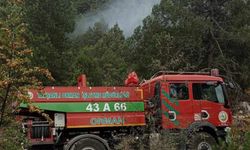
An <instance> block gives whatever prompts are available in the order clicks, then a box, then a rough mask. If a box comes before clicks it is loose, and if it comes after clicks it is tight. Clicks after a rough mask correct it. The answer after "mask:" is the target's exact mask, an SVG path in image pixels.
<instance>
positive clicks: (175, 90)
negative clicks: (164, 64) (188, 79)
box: [169, 83, 189, 100]
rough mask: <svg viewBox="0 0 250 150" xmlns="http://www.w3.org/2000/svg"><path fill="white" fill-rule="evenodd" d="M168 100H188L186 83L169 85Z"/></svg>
mask: <svg viewBox="0 0 250 150" xmlns="http://www.w3.org/2000/svg"><path fill="white" fill-rule="evenodd" d="M169 94H170V98H173V99H177V100H187V99H189V94H188V86H187V84H186V83H171V84H169Z"/></svg>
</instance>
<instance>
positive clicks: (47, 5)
mask: <svg viewBox="0 0 250 150" xmlns="http://www.w3.org/2000/svg"><path fill="white" fill-rule="evenodd" d="M75 13H76V11H75V9H74V7H73V3H72V2H71V1H69V0H53V1H51V0H43V1H41V0H34V1H29V0H27V1H25V18H24V20H25V22H26V23H27V24H29V26H28V32H29V36H28V37H27V41H28V43H27V44H28V45H29V46H30V47H32V48H33V49H34V57H33V58H32V62H33V64H34V65H37V66H40V67H45V68H48V69H49V71H50V72H51V73H52V76H53V77H54V78H55V81H56V83H53V84H59V85H60V84H64V85H65V84H66V83H67V79H68V76H69V75H70V74H69V73H70V66H71V64H72V62H73V58H74V50H73V49H72V48H71V46H72V45H71V42H70V41H69V39H68V38H67V36H66V33H70V32H72V31H73V29H74V18H75ZM44 81H46V82H45V84H52V83H50V81H47V80H44Z"/></svg>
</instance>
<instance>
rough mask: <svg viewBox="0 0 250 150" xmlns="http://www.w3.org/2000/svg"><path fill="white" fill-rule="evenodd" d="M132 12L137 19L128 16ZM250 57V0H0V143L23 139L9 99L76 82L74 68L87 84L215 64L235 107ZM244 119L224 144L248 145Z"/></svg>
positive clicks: (246, 89) (9, 145)
mask: <svg viewBox="0 0 250 150" xmlns="http://www.w3.org/2000/svg"><path fill="white" fill-rule="evenodd" d="M129 3H131V4H130V5H129ZM140 4H143V6H145V8H150V9H147V10H146V9H144V8H142V9H139V8H140V7H139V6H137V5H140ZM115 8H117V9H118V8H122V10H123V11H121V12H120V11H119V10H117V9H115ZM135 8H138V10H137V11H132V10H133V9H135ZM109 9H113V10H114V12H110V11H108V10H109ZM135 10H136V9H135ZM115 11H116V12H115ZM130 11H132V12H134V14H131V15H127V17H126V13H127V12H130ZM142 11H146V12H145V13H144V12H142ZM147 13H148V14H147ZM102 14H106V16H102ZM119 14H125V15H121V16H123V18H121V17H120V18H119ZM115 15H117V16H118V19H119V20H115V21H114V19H113V18H114V17H117V16H115ZM133 16H134V17H135V18H136V17H137V16H138V17H139V18H140V17H141V16H143V19H142V20H140V19H138V20H139V21H138V20H136V21H135V22H136V23H135V24H129V23H130V22H131V19H132V17H133ZM129 17H131V18H129ZM132 22H133V20H132ZM131 26H132V27H131ZM249 60H250V1H249V0H161V1H160V0H149V1H148V0H144V1H143V0H137V1H136V2H135V1H132V0H128V1H126V0H1V1H0V62H1V65H0V111H1V112H0V117H1V118H0V119H1V120H0V149H13V150H14V149H20V146H21V144H20V143H23V144H25V143H27V141H26V139H25V138H24V136H23V135H22V134H21V133H20V131H19V130H18V123H16V122H15V121H13V115H12V114H13V110H12V109H13V108H12V105H13V102H15V101H19V102H22V101H25V100H26V99H27V94H26V93H25V92H27V89H29V88H33V87H37V86H47V85H53V86H54V85H58V86H67V85H76V84H77V80H76V78H77V76H78V75H80V74H86V76H87V81H88V85H89V86H113V85H115V86H119V85H123V84H124V79H125V78H126V76H127V74H128V73H129V72H132V71H135V72H136V73H137V74H138V76H139V78H140V80H143V79H149V78H150V77H151V76H152V75H153V74H154V73H156V72H158V71H162V70H170V71H188V72H190V71H195V72H197V71H209V70H211V69H213V68H217V69H219V71H220V74H221V75H223V77H224V78H225V80H226V81H229V82H232V83H233V84H234V85H235V86H236V89H235V90H234V91H232V94H231V96H232V98H233V99H234V100H235V101H234V102H233V104H234V105H235V107H234V109H235V111H234V113H235V114H237V113H238V112H239V110H238V107H237V106H238V105H239V104H240V102H242V101H248V102H250V98H249V96H248V94H250V85H249V84H250V76H249V74H250V63H249ZM35 111H36V110H35ZM248 121H249V120H248ZM243 122H244V123H246V122H247V121H246V120H244V121H243ZM249 122H250V121H249ZM249 122H248V123H249ZM239 124H241V123H239ZM247 126H250V124H248V125H246V126H244V127H243V129H239V128H238V127H236V128H238V129H239V130H236V131H235V135H234V136H233V140H232V143H231V145H232V146H231V147H230V148H232V149H244V148H245V149H247V147H248V146H249V145H250V138H249V137H250V132H249V129H247ZM8 127H9V128H8ZM248 128H249V127H248ZM245 131H247V132H245ZM239 141H243V143H245V144H246V145H245V146H242V147H239V146H238V144H237V143H238V142H239ZM13 143H14V144H13ZM243 145H244V144H243Z"/></svg>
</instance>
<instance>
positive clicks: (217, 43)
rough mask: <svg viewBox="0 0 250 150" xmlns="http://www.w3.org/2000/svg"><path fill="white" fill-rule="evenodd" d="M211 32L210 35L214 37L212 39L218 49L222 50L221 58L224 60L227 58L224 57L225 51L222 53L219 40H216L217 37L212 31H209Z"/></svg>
mask: <svg viewBox="0 0 250 150" xmlns="http://www.w3.org/2000/svg"><path fill="white" fill-rule="evenodd" d="M209 31H210V34H211V35H212V38H213V39H214V41H215V43H216V45H217V47H218V49H219V50H220V53H221V56H222V57H223V58H225V57H224V54H223V51H222V49H221V47H220V44H219V42H218V40H217V39H216V38H215V36H214V33H213V32H212V30H209Z"/></svg>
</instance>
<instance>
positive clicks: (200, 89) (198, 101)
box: [141, 72, 232, 146]
mask: <svg viewBox="0 0 250 150" xmlns="http://www.w3.org/2000/svg"><path fill="white" fill-rule="evenodd" d="M216 74H217V75H218V73H216ZM141 88H142V89H143V93H144V99H146V100H148V105H147V109H148V110H151V111H150V112H151V113H149V115H151V116H153V117H154V118H156V119H155V120H156V122H157V125H158V127H160V128H161V129H163V130H164V129H185V130H187V131H188V132H193V131H194V130H199V132H200V133H201V132H202V133H206V134H209V136H210V137H209V138H210V139H211V138H213V139H215V141H217V142H218V138H219V137H223V138H224V137H225V135H226V132H225V129H226V128H227V127H229V126H230V125H231V124H232V112H231V110H230V107H229V101H228V98H227V93H226V87H225V83H224V81H223V79H222V78H221V77H218V76H214V75H211V74H209V73H185V72H179V73H178V72H160V73H158V74H156V75H155V76H153V77H152V78H151V79H150V80H148V81H145V82H144V83H142V84H141ZM159 108H160V109H159ZM190 138H191V137H190ZM206 144H208V145H207V146H209V143H206ZM205 146H206V145H205Z"/></svg>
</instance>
